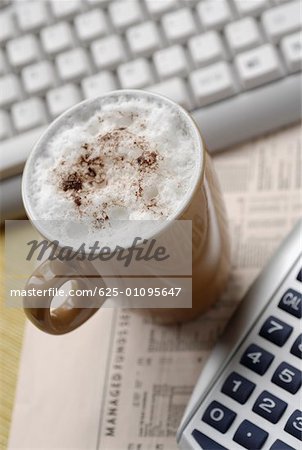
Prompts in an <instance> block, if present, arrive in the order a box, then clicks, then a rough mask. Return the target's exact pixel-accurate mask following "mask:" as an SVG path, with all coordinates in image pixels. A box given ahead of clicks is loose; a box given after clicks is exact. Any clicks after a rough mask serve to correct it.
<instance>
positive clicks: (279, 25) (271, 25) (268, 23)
mask: <svg viewBox="0 0 302 450" xmlns="http://www.w3.org/2000/svg"><path fill="white" fill-rule="evenodd" d="M262 25H263V27H264V30H265V32H266V34H267V36H268V38H269V39H270V41H271V42H273V43H277V42H278V41H279V40H280V39H281V38H282V37H283V36H284V35H286V34H289V33H293V32H294V31H298V30H299V29H300V28H301V26H302V17H301V4H300V2H299V1H294V2H290V3H285V4H284V5H280V6H276V7H275V8H272V9H270V10H268V11H265V12H264V13H263V15H262Z"/></svg>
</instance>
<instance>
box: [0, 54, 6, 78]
mask: <svg viewBox="0 0 302 450" xmlns="http://www.w3.org/2000/svg"><path fill="white" fill-rule="evenodd" d="M6 72H7V64H6V59H5V56H4V52H3V50H2V49H0V75H4V74H5V73H6Z"/></svg>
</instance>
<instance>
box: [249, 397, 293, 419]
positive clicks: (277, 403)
mask: <svg viewBox="0 0 302 450" xmlns="http://www.w3.org/2000/svg"><path fill="white" fill-rule="evenodd" d="M286 408H287V403H285V402H284V401H283V400H280V398H278V397H276V396H275V395H273V394H271V393H270V392H268V391H263V392H261V394H260V395H259V397H258V398H257V400H256V402H255V404H254V406H253V411H254V412H255V413H256V414H258V415H259V416H261V417H264V418H265V419H267V420H269V421H270V422H272V423H277V422H278V421H279V419H280V418H281V416H282V415H283V413H284V411H285V410H286Z"/></svg>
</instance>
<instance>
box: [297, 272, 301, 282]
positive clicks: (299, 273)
mask: <svg viewBox="0 0 302 450" xmlns="http://www.w3.org/2000/svg"><path fill="white" fill-rule="evenodd" d="M297 280H298V281H301V282H302V269H300V270H299V272H298V275H297Z"/></svg>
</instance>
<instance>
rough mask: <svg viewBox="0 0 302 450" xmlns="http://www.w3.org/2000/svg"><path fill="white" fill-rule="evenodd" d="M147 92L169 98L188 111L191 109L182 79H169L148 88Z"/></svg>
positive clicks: (191, 105)
mask: <svg viewBox="0 0 302 450" xmlns="http://www.w3.org/2000/svg"><path fill="white" fill-rule="evenodd" d="M147 90H148V91H151V92H155V93H156V94H159V95H164V96H165V97H168V98H170V99H171V100H173V101H174V102H175V103H178V104H179V105H181V106H182V107H183V108H185V109H187V110H188V111H190V110H191V109H193V103H192V100H191V98H190V94H189V90H188V87H187V85H186V82H185V81H184V80H183V79H182V78H176V77H175V78H170V79H169V80H166V81H163V82H162V83H158V84H154V85H153V86H149V87H148V88H147Z"/></svg>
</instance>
